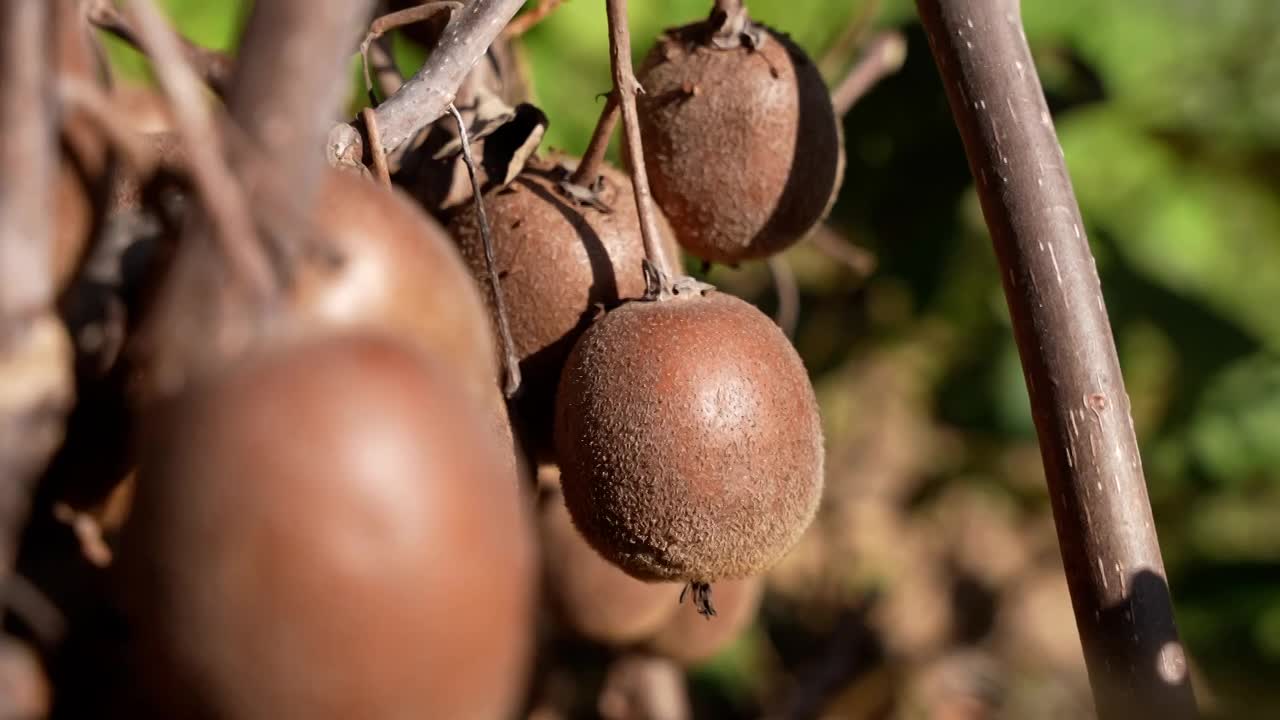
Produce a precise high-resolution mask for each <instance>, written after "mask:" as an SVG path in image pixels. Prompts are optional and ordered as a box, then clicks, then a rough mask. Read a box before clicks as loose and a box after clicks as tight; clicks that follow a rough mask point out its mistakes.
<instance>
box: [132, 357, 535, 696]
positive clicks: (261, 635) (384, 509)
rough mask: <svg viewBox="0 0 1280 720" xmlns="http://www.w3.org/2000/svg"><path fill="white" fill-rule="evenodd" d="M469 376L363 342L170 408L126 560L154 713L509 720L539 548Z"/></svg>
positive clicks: (205, 390)
mask: <svg viewBox="0 0 1280 720" xmlns="http://www.w3.org/2000/svg"><path fill="white" fill-rule="evenodd" d="M454 377H455V374H454V373H453V372H452V369H451V368H450V367H448V366H447V365H443V364H438V363H436V362H434V361H433V360H432V359H431V358H430V356H427V355H425V354H422V353H420V352H418V351H417V350H416V349H414V348H413V346H412V345H411V344H407V343H403V342H399V341H396V340H393V339H391V338H389V337H388V336H383V335H375V334H364V333H360V334H356V333H350V332H348V333H338V334H329V335H323V336H321V337H319V338H312V339H305V340H298V341H295V342H292V343H283V344H277V345H275V346H273V347H271V348H270V349H267V350H264V351H260V352H258V353H257V354H249V355H245V356H241V357H239V358H237V359H236V360H234V361H232V363H231V364H230V365H228V366H226V367H224V368H223V369H222V370H221V371H220V372H219V373H217V374H216V375H213V376H208V377H206V378H204V379H202V380H201V381H198V382H196V383H192V384H189V385H188V386H187V387H186V389H184V390H183V391H182V393H181V394H180V395H178V396H177V397H176V398H175V399H174V401H173V402H171V403H168V404H167V405H168V407H167V410H166V412H167V413H168V414H167V418H168V421H167V422H165V423H163V424H157V426H156V427H157V434H156V435H155V436H154V437H153V438H151V442H150V444H149V447H148V448H147V450H146V451H145V453H144V455H143V461H142V463H141V469H140V471H139V475H138V478H137V491H136V493H137V494H136V498H135V502H134V508H133V511H132V513H131V515H130V517H129V519H128V521H127V523H126V525H125V528H124V530H123V535H122V538H121V547H120V553H119V560H118V563H119V566H120V572H121V575H120V578H119V579H120V580H121V581H122V584H121V588H122V590H123V591H124V592H125V593H126V594H125V595H124V597H125V600H126V601H125V603H124V605H125V607H126V609H127V612H126V615H127V617H128V618H129V619H130V621H131V625H130V627H131V630H132V631H133V632H134V633H136V647H135V650H136V651H135V652H134V653H133V654H132V657H133V658H135V660H134V662H135V663H137V665H136V672H137V675H135V677H136V678H137V679H138V680H139V681H140V682H141V681H145V683H146V685H147V688H148V693H147V695H148V698H147V699H148V700H149V701H150V704H151V705H152V706H153V707H150V708H147V709H148V710H152V711H163V713H164V714H162V715H161V716H169V717H192V716H193V713H195V716H197V717H219V718H229V719H234V720H250V719H253V718H308V719H316V720H323V719H325V718H353V717H361V718H394V717H406V716H411V717H442V718H443V717H468V718H501V717H505V716H506V714H507V713H509V712H511V711H512V709H513V702H514V701H516V700H518V696H519V694H520V692H521V690H522V685H523V682H524V679H523V676H524V671H525V670H526V669H527V661H528V656H529V650H530V646H531V637H530V635H531V631H532V628H533V602H532V601H533V598H534V588H535V585H536V572H535V567H536V558H535V553H534V550H533V545H532V540H533V538H532V528H531V524H530V518H529V517H528V514H527V509H526V507H525V506H524V505H523V503H522V502H521V499H520V496H519V491H518V489H517V488H516V487H515V486H513V485H512V484H511V483H510V481H509V478H508V477H507V476H506V474H505V472H504V471H503V468H502V467H501V463H500V462H499V461H498V460H497V459H496V458H495V457H494V453H493V452H492V448H491V447H490V444H489V442H488V439H487V437H486V434H485V433H484V431H483V429H482V425H481V422H482V421H481V419H480V418H479V417H478V416H477V414H476V411H475V408H474V407H473V406H472V404H471V403H470V402H469V401H468V398H467V397H466V396H465V394H464V393H462V392H461V390H460V389H459V388H457V387H456V385H457V384H456V383H455V381H454ZM144 714H145V713H144ZM147 716H151V715H149V714H148V715H147Z"/></svg>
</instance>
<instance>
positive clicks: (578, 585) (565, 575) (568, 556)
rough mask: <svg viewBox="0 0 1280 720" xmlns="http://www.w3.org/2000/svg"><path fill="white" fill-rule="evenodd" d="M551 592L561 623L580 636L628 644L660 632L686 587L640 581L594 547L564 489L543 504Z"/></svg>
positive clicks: (552, 491)
mask: <svg viewBox="0 0 1280 720" xmlns="http://www.w3.org/2000/svg"><path fill="white" fill-rule="evenodd" d="M538 531H539V537H540V539H541V541H542V556H543V572H544V577H545V592H546V594H547V596H548V599H549V600H550V605H551V607H552V610H553V611H554V612H555V614H556V616H557V618H558V619H559V620H560V622H561V623H562V624H563V625H564V626H565V627H567V628H568V629H569V630H571V631H572V632H573V633H575V634H576V635H578V636H580V637H584V638H587V639H588V640H593V641H595V642H598V643H601V644H603V645H610V646H622V645H626V644H628V643H632V642H636V641H638V640H642V639H644V638H646V637H648V636H650V635H652V634H653V633H655V632H656V631H657V630H658V629H659V628H660V627H661V626H662V625H663V624H664V623H665V622H666V621H667V619H668V618H670V617H671V614H672V613H673V612H675V610H676V599H677V598H678V597H679V595H680V586H679V585H677V584H674V583H648V582H643V581H641V580H637V579H635V578H633V577H631V576H630V575H628V574H626V573H625V572H623V571H622V570H620V569H618V567H617V566H616V565H614V564H613V563H611V562H609V561H608V560H605V559H604V558H602V557H600V554H599V553H597V552H596V551H595V550H592V549H591V546H590V545H588V544H587V541H586V540H584V539H583V537H582V535H581V533H579V532H578V530H577V528H575V527H574V526H573V521H572V520H571V519H570V518H569V510H568V509H567V508H565V506H564V498H563V497H562V495H561V492H560V490H559V489H558V488H552V489H548V490H544V491H543V493H542V497H541V498H540V500H539V512H538Z"/></svg>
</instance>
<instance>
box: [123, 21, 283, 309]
mask: <svg viewBox="0 0 1280 720" xmlns="http://www.w3.org/2000/svg"><path fill="white" fill-rule="evenodd" d="M132 5H133V19H134V20H135V21H136V23H137V27H138V31H139V35H140V38H141V42H142V44H143V46H144V48H145V49H146V54H147V56H148V57H151V58H152V67H153V68H154V70H155V73H156V79H157V80H158V81H159V84H160V88H161V90H162V91H163V92H164V94H165V96H166V97H167V98H168V99H169V106H170V108H171V110H172V112H173V117H174V126H175V129H176V130H177V133H178V137H179V138H180V139H181V140H182V145H183V147H184V148H185V149H186V152H187V154H188V156H189V158H190V161H189V167H190V172H191V179H192V182H193V183H194V184H195V186H196V190H197V192H198V193H199V196H200V198H201V199H202V200H203V201H204V205H205V207H206V209H207V210H208V212H209V217H210V220H211V222H212V224H213V226H214V229H215V232H216V236H217V238H218V240H219V243H220V247H219V249H220V250H221V251H222V252H223V254H224V255H225V257H226V260H227V262H228V263H230V265H231V268H232V270H233V272H234V273H235V277H236V278H237V280H239V281H240V282H243V283H244V284H245V286H246V288H247V289H248V290H249V291H250V292H251V293H253V294H254V295H255V296H257V297H259V298H266V297H267V296H269V295H270V293H271V292H272V291H273V290H274V289H275V285H276V282H275V276H274V274H273V272H272V270H271V266H270V263H269V261H268V259H267V255H266V252H265V251H264V248H263V247H262V245H261V243H260V242H259V239H258V235H257V231H256V230H255V228H254V224H253V220H252V218H251V216H250V213H249V207H248V203H247V201H246V199H245V195H244V193H243V192H241V189H240V185H239V183H238V182H237V181H236V179H235V177H234V176H233V175H232V174H231V170H230V169H229V168H227V166H226V163H225V162H224V161H223V157H224V156H223V153H222V142H221V138H222V135H221V133H219V131H218V127H217V125H216V123H215V122H214V121H213V118H212V113H211V112H210V110H209V105H208V103H207V102H206V98H205V95H204V90H203V88H202V87H201V82H200V80H199V78H197V77H196V75H195V73H194V72H193V71H192V69H191V66H190V65H188V64H187V63H186V62H185V61H183V59H182V54H181V53H182V51H181V49H180V46H179V44H178V41H177V39H176V38H175V37H174V36H173V33H172V31H171V30H170V28H169V26H168V24H167V23H166V22H165V20H164V18H163V17H162V16H161V15H160V11H159V10H157V9H156V7H155V5H154V4H153V3H152V1H151V0H133V3H132Z"/></svg>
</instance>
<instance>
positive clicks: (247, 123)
mask: <svg viewBox="0 0 1280 720" xmlns="http://www.w3.org/2000/svg"><path fill="white" fill-rule="evenodd" d="M372 7H373V2H372V0H274V1H273V2H258V3H254V4H253V11H252V12H251V14H250V16H249V22H248V24H247V26H246V27H245V31H244V36H243V39H242V43H241V47H240V53H239V58H238V60H237V69H236V74H235V77H234V78H233V83H232V86H231V88H230V89H229V91H228V93H227V107H228V109H229V110H230V112H231V116H232V118H233V119H234V120H235V121H236V122H237V123H238V124H239V125H240V127H242V128H244V130H245V131H246V134H247V135H248V137H249V138H250V140H251V141H252V142H253V144H254V145H256V150H258V151H260V152H261V153H262V158H261V159H264V160H266V161H267V163H268V165H269V166H270V167H271V168H272V170H273V173H272V174H273V178H274V179H275V181H277V182H278V183H280V184H281V185H282V186H283V187H288V188H290V192H291V193H292V194H293V195H294V199H295V200H296V204H297V207H298V208H299V209H300V210H302V211H304V212H305V211H307V210H308V209H309V208H310V207H311V203H312V200H313V198H314V195H315V193H316V192H317V190H318V187H319V180H320V172H321V170H322V168H323V166H324V161H325V158H324V154H323V153H322V152H321V148H323V147H324V146H325V139H326V137H327V135H328V131H329V128H330V127H331V126H332V125H333V118H335V117H337V116H338V111H339V109H340V107H341V104H342V100H343V97H344V96H345V93H346V92H347V89H348V86H347V83H346V72H345V70H346V67H347V62H348V60H349V58H350V57H351V54H352V52H354V50H355V48H356V47H357V44H358V40H359V37H360V35H361V32H360V29H361V26H362V25H363V24H364V22H365V20H366V18H368V17H369V14H370V12H371V10H372ZM379 120H381V118H379Z"/></svg>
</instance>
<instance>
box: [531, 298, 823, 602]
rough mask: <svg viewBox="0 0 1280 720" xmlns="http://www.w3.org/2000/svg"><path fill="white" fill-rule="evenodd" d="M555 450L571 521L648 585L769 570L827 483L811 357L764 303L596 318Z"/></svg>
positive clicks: (694, 303) (637, 309) (697, 585)
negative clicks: (803, 355)
mask: <svg viewBox="0 0 1280 720" xmlns="http://www.w3.org/2000/svg"><path fill="white" fill-rule="evenodd" d="M555 439H556V450H557V453H558V455H559V458H560V467H561V483H562V485H563V487H564V493H565V500H566V504H567V506H568V508H569V511H570V513H571V514H572V516H573V520H574V524H575V525H576V526H577V527H578V529H579V530H581V531H582V533H583V535H584V536H585V537H586V538H587V540H588V541H589V542H590V543H591V545H592V546H593V547H594V548H595V549H596V550H597V551H599V552H600V553H601V554H602V555H604V556H605V557H606V558H608V559H609V560H610V561H612V562H613V563H615V564H616V565H618V566H619V567H621V568H622V569H623V570H625V571H627V572H628V573H630V574H631V575H633V576H635V577H637V578H641V579H644V580H651V581H653V580H662V581H677V582H689V583H693V584H694V590H695V595H696V596H698V597H695V600H697V601H699V603H700V604H703V600H705V588H706V584H708V583H713V582H715V581H718V580H722V579H732V578H740V577H747V576H751V575H755V574H759V573H761V572H763V571H765V570H767V569H768V568H769V567H770V566H771V565H772V564H773V563H774V562H775V561H777V560H778V559H779V558H781V556H782V555H783V554H785V553H786V551H787V550H788V549H790V548H791V546H792V545H793V544H794V543H795V542H796V541H797V540H798V539H799V537H800V535H801V533H803V532H804V530H805V529H806V528H807V527H808V525H809V523H810V522H811V521H812V519H813V516H814V513H815V512H816V510H817V507H818V501H819V499H820V496H821V493H822V486H823V437H822V428H821V425H820V421H819V417H818V407H817V401H816V399H815V397H814V392H813V387H812V386H811V385H810V383H809V378H808V375H807V374H806V372H805V368H804V365H803V364H802V362H801V360H800V357H799V355H797V354H796V351H795V349H794V348H792V346H791V344H790V343H789V342H788V341H787V339H786V337H785V336H783V334H782V332H781V331H780V330H779V329H778V327H777V325H775V324H774V323H773V321H772V320H770V319H769V318H768V317H766V316H765V315H764V314H763V313H761V312H760V311H759V310H757V309H756V308H755V307H754V306H752V305H750V304H748V303H746V302H744V301H742V300H739V299H737V298H735V297H733V296H731V295H727V294H724V293H720V292H716V291H714V290H705V289H701V290H693V291H690V290H688V289H684V290H682V289H680V288H679V287H677V288H676V293H675V294H674V295H672V296H670V297H667V298H665V299H655V300H640V301H633V302H628V303H625V304H623V305H622V306H620V307H618V308H617V309H615V310H613V311H611V312H609V313H608V314H606V315H605V316H604V317H602V318H600V319H599V320H597V321H596V322H595V323H594V324H593V325H592V326H591V327H590V329H588V330H587V331H586V332H585V333H584V334H583V335H582V337H581V339H580V340H579V341H578V343H577V345H576V346H575V347H574V349H573V353H572V354H571V355H570V356H569V359H568V361H567V362H566V363H565V368H564V374H563V376H562V378H561V382H560V392H559V394H558V396H557V402H556V427H555Z"/></svg>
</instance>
